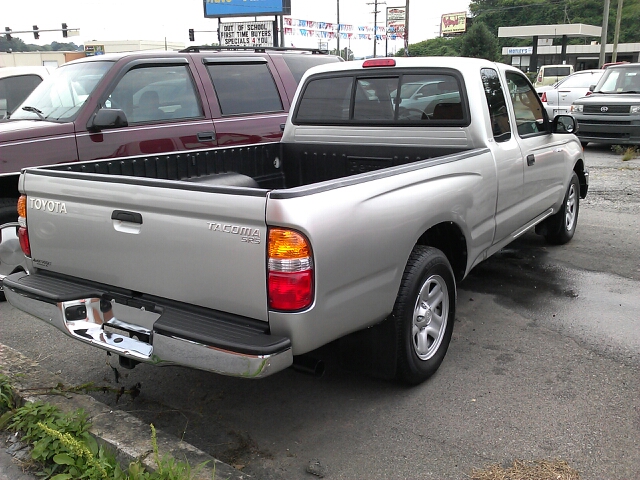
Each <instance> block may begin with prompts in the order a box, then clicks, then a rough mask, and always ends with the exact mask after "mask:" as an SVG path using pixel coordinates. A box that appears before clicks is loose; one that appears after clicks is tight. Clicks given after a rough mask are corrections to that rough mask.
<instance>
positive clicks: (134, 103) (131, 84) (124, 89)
mask: <svg viewBox="0 0 640 480" xmlns="http://www.w3.org/2000/svg"><path fill="white" fill-rule="evenodd" d="M105 107H107V108H120V109H122V110H124V112H125V114H126V116H127V120H128V122H129V123H130V124H140V123H152V122H162V121H172V120H179V119H188V118H201V117H203V113H202V107H201V105H200V102H199V100H198V96H197V94H196V90H195V87H194V84H193V79H192V78H191V74H190V72H189V67H188V65H153V66H141V67H137V68H132V69H131V70H129V71H128V72H127V73H126V74H125V75H124V76H123V77H122V79H121V80H120V81H119V82H118V84H117V85H116V87H115V88H114V89H113V91H112V92H111V94H110V95H109V97H108V98H107V100H106V101H105Z"/></svg>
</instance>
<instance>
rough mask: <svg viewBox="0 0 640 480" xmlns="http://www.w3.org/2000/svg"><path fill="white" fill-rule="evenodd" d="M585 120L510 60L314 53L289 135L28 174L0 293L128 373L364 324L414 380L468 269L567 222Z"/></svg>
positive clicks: (268, 368) (574, 214)
mask: <svg viewBox="0 0 640 480" xmlns="http://www.w3.org/2000/svg"><path fill="white" fill-rule="evenodd" d="M574 130H575V122H574V120H573V118H572V117H569V116H558V117H556V118H555V119H554V120H553V121H550V120H549V119H548V117H547V115H546V113H545V109H544V108H543V106H542V104H541V103H540V100H539V98H538V95H537V94H536V91H535V90H534V89H533V87H532V86H531V83H530V82H529V81H528V80H527V78H526V77H525V76H524V75H523V74H522V73H521V72H520V71H519V70H517V69H515V68H512V67H510V66H507V65H502V64H497V63H492V62H488V61H484V60H479V59H468V58H434V57H431V58H385V59H371V60H365V61H360V62H345V63H336V64H332V65H326V66H321V67H316V68H313V69H311V70H309V71H308V72H307V73H306V74H305V77H304V78H303V80H302V82H301V84H300V86H299V87H298V90H297V92H296V96H295V99H294V102H293V107H292V109H291V112H290V114H289V118H288V120H287V123H286V126H285V130H284V135H283V137H282V140H281V142H278V143H272V144H260V145H249V146H241V147H233V148H214V149H209V150H201V151H195V152H188V153H179V154H175V153H172V154H162V155H147V156H135V157H126V158H118V159H109V160H98V161H91V162H82V163H69V164H64V165H55V166H50V167H39V168H26V169H24V170H23V172H22V174H21V176H20V183H19V189H20V192H21V193H22V197H21V200H20V202H19V206H18V210H19V217H20V219H19V222H20V225H21V226H20V228H19V237H20V242H21V245H22V248H23V250H24V252H25V255H26V256H27V264H28V267H29V268H28V271H29V274H27V273H26V272H16V273H14V274H12V275H9V276H7V277H6V278H5V280H4V288H5V293H6V296H7V299H8V300H9V301H10V302H11V304H12V305H14V306H15V307H17V308H19V309H21V310H24V311H25V312H28V313H30V314H32V315H35V316H36V317H38V318H40V319H42V320H44V321H45V322H47V323H50V324H51V325H53V326H54V327H56V328H58V329H59V330H61V331H62V332H64V333H65V334H67V335H69V336H71V337H73V338H75V339H77V340H79V341H81V342H85V343H89V344H91V345H94V346H96V347H99V348H102V349H104V350H107V351H108V352H111V353H113V354H116V355H119V357H120V361H121V365H123V366H126V367H133V366H134V365H135V364H136V363H138V362H146V363H151V364H155V365H160V366H162V365H182V366H188V367H193V368H198V369H202V370H207V371H211V372H216V373H220V374H225V375H234V376H243V377H248V378H258V377H264V376H267V375H270V374H272V373H275V372H277V371H280V370H283V369H285V368H287V367H290V366H291V365H292V364H293V365H295V364H296V363H297V361H298V360H303V359H305V358H306V357H305V354H308V353H309V352H311V351H313V350H315V349H318V348H319V347H321V346H323V345H325V344H327V343H329V342H332V341H334V340H336V339H340V338H342V339H344V338H349V337H351V336H352V335H362V334H363V332H364V333H365V334H366V335H368V338H369V339H370V342H371V343H370V345H375V346H378V349H379V357H376V362H377V363H376V365H379V368H380V369H381V370H383V371H384V372H386V373H387V374H390V375H393V376H395V377H397V378H398V379H400V380H402V381H405V382H408V383H410V384H416V383H419V382H421V381H423V380H425V379H426V378H428V377H429V376H430V375H432V374H433V373H434V372H435V371H436V370H437V369H438V367H439V366H440V364H441V362H442V361H443V359H444V356H445V353H446V350H447V347H448V345H449V342H450V339H451V334H452V330H453V324H454V317H455V308H456V283H457V282H459V281H461V280H462V279H463V278H464V277H465V276H466V275H467V274H468V273H469V271H470V270H471V269H472V268H473V267H474V266H475V265H477V264H478V263H479V262H481V261H483V260H485V259H486V258H487V257H489V256H490V255H492V254H493V253H495V252H497V251H498V250H500V249H501V248H502V247H504V246H505V245H507V244H508V243H509V242H511V241H513V240H514V239H515V238H517V237H518V236H520V235H522V234H523V233H524V232H526V231H527V230H529V229H531V228H535V229H536V231H537V232H538V233H539V234H541V235H544V236H545V238H546V239H547V240H548V241H549V242H550V243H553V244H562V243H566V242H568V241H569V240H570V239H571V238H572V237H573V234H574V232H575V229H576V225H577V219H578V207H579V201H580V198H584V197H585V196H586V194H587V188H588V178H589V177H588V170H587V168H586V166H585V164H584V157H583V151H582V148H581V146H580V142H579V141H578V140H577V139H576V137H575V135H573V132H574ZM356 343H357V342H356ZM356 356H357V355H356Z"/></svg>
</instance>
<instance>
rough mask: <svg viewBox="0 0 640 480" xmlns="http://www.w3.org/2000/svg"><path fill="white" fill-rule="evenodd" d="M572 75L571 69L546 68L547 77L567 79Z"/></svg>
mask: <svg viewBox="0 0 640 480" xmlns="http://www.w3.org/2000/svg"><path fill="white" fill-rule="evenodd" d="M570 74H571V68H570V67H545V69H544V75H545V77H566V76H568V75H570Z"/></svg>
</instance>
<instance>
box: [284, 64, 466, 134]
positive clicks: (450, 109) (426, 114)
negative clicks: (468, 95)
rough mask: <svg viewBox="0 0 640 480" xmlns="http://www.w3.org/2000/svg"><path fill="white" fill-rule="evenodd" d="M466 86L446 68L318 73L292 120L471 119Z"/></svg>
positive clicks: (393, 121) (461, 122) (417, 121)
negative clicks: (375, 72)
mask: <svg viewBox="0 0 640 480" xmlns="http://www.w3.org/2000/svg"><path fill="white" fill-rule="evenodd" d="M367 73H368V72H367ZM462 92H464V89H463V88H461V82H460V80H459V79H458V78H457V77H456V76H454V75H453V74H451V73H447V72H444V71H438V72H433V73H422V74H414V73H412V74H400V75H389V74H381V75H366V76H365V75H358V76H356V75H354V76H340V77H335V76H322V77H316V78H312V79H310V80H309V81H308V82H307V83H306V85H305V86H304V87H303V92H302V95H301V97H300V101H299V103H298V107H297V110H296V112H295V113H294V117H293V122H294V123H297V124H305V123H307V124H327V125H330V124H385V125H389V124H425V125H426V124H427V122H428V123H429V124H430V125H434V122H438V123H437V124H441V125H461V126H462V125H468V123H469V122H468V113H467V111H468V110H467V108H466V103H465V99H464V98H463V94H462Z"/></svg>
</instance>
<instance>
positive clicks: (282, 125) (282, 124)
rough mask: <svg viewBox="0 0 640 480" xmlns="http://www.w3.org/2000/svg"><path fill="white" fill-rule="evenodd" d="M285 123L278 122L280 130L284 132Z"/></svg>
mask: <svg viewBox="0 0 640 480" xmlns="http://www.w3.org/2000/svg"><path fill="white" fill-rule="evenodd" d="M285 125H286V123H281V124H280V131H281V132H284V127H285Z"/></svg>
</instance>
